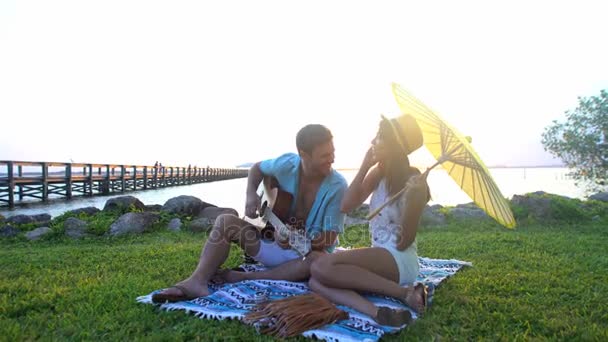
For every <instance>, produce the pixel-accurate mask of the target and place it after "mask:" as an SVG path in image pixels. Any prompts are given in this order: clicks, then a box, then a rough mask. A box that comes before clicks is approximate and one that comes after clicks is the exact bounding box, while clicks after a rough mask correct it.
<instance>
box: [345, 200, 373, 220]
mask: <svg viewBox="0 0 608 342" xmlns="http://www.w3.org/2000/svg"><path fill="white" fill-rule="evenodd" d="M368 214H369V204H366V203H363V204H361V206H359V208H357V209H355V210H353V211H352V212H350V213H349V214H348V216H350V217H352V218H361V219H365V217H366V216H367V215H368Z"/></svg>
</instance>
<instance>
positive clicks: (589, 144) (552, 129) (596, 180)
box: [542, 90, 608, 191]
mask: <svg viewBox="0 0 608 342" xmlns="http://www.w3.org/2000/svg"><path fill="white" fill-rule="evenodd" d="M578 102H579V103H578V107H577V108H576V109H575V110H573V111H566V122H565V123H560V122H557V120H553V123H552V125H550V126H548V127H546V128H545V131H544V132H543V134H542V144H543V146H544V148H545V151H548V152H550V153H551V154H553V155H554V156H556V157H557V158H560V159H561V160H563V161H564V163H565V164H566V166H567V167H568V168H570V169H572V170H573V171H572V173H571V174H572V176H573V177H574V179H575V180H576V182H577V184H581V183H582V185H584V186H585V187H586V189H587V191H605V190H606V189H607V188H608V92H607V91H606V90H602V91H600V95H599V96H591V97H589V98H581V97H579V98H578Z"/></svg>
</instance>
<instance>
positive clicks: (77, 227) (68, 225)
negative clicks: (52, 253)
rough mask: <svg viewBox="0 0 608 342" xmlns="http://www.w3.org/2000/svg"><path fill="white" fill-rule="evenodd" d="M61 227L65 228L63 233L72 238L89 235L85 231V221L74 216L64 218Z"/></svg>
mask: <svg viewBox="0 0 608 342" xmlns="http://www.w3.org/2000/svg"><path fill="white" fill-rule="evenodd" d="M63 227H64V229H65V235H67V236H69V237H71V238H73V239H80V238H83V237H86V236H91V234H89V233H88V232H87V230H88V224H87V223H86V222H85V221H82V220H79V219H77V218H74V217H69V218H67V219H66V220H65V222H64V224H63Z"/></svg>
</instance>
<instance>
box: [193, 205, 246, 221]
mask: <svg viewBox="0 0 608 342" xmlns="http://www.w3.org/2000/svg"><path fill="white" fill-rule="evenodd" d="M222 214H230V215H234V216H237V217H238V216H239V213H238V212H237V211H236V210H234V209H232V208H220V207H206V208H205V209H203V210H201V212H200V213H199V214H198V216H197V217H198V218H202V217H206V218H208V219H209V220H211V222H215V219H216V218H217V217H218V216H220V215H222Z"/></svg>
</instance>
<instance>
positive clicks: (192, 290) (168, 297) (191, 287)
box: [152, 278, 209, 303]
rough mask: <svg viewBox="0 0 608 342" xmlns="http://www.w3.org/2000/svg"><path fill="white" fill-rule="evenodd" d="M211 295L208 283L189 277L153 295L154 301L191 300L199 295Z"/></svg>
mask: <svg viewBox="0 0 608 342" xmlns="http://www.w3.org/2000/svg"><path fill="white" fill-rule="evenodd" d="M208 295H209V288H208V286H207V284H206V283H204V284H201V283H200V282H199V281H196V280H194V279H191V278H188V279H186V280H183V281H181V282H179V283H177V284H175V285H174V286H172V287H170V288H168V289H165V290H163V291H161V292H159V293H155V294H154V295H152V302H154V303H165V302H171V303H173V302H181V301H185V300H191V299H194V298H198V297H206V296H208Z"/></svg>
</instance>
